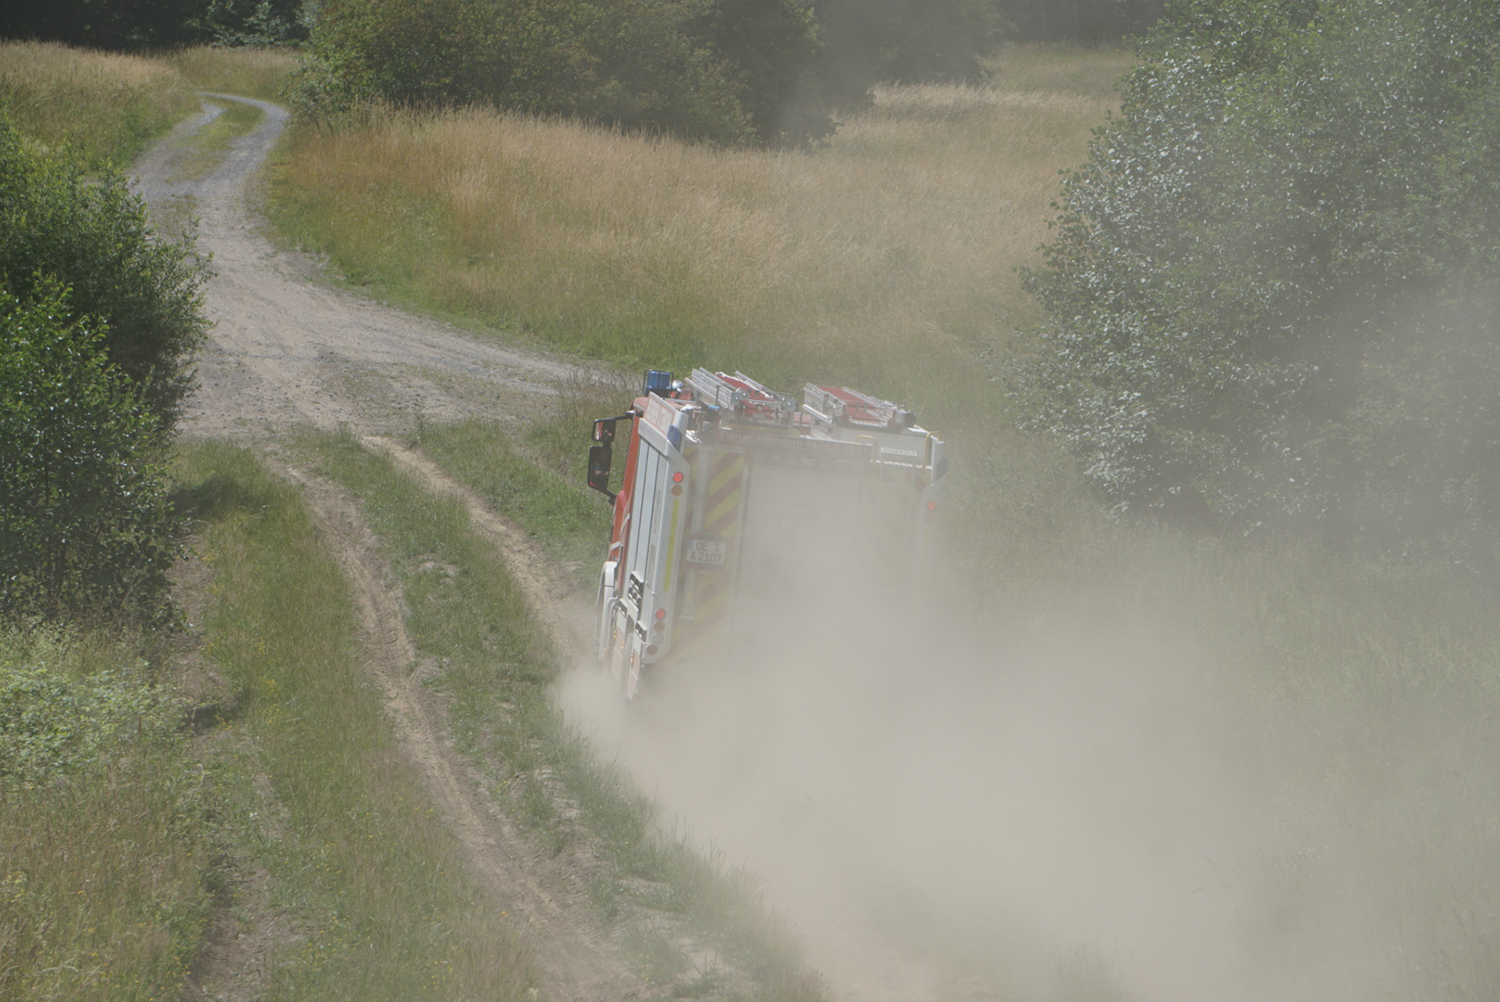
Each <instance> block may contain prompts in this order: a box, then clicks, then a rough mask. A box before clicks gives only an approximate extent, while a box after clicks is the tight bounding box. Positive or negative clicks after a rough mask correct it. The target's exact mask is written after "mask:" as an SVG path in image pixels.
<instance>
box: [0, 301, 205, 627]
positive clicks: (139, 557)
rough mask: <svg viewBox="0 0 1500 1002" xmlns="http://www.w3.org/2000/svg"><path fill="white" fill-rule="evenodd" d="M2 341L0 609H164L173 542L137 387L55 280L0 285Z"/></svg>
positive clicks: (49, 613) (118, 612) (53, 613)
mask: <svg viewBox="0 0 1500 1002" xmlns="http://www.w3.org/2000/svg"><path fill="white" fill-rule="evenodd" d="M0 343H3V344H4V352H3V354H0V538H3V539H4V540H5V546H4V548H3V549H0V612H4V613H8V614H18V613H19V614H23V615H41V616H45V617H49V618H55V617H59V616H75V617H100V616H107V617H126V618H134V619H144V620H152V619H156V618H159V617H160V616H161V615H163V613H164V594H165V589H166V571H167V569H168V567H169V566H170V565H171V563H172V560H173V559H174V557H175V556H176V546H175V544H174V541H173V520H172V515H171V510H170V507H169V505H168V500H167V497H166V492H165V489H164V487H163V485H162V481H161V476H160V471H159V469H158V468H157V466H156V465H155V464H154V463H153V462H152V460H151V456H152V455H153V452H154V449H155V443H156V440H157V435H156V421H155V418H154V417H153V415H152V414H151V413H150V411H149V410H148V408H147V407H146V406H145V404H144V402H143V400H142V394H141V391H140V390H139V388H137V387H135V386H132V385H131V384H130V382H129V381H128V380H127V379H126V377H125V376H124V374H123V373H122V372H121V371H120V369H119V368H118V367H117V366H115V365H114V364H113V363H111V362H110V361H109V360H108V358H107V356H106V354H105V351H104V329H103V327H102V326H101V325H100V324H99V323H98V322H96V321H94V320H92V319H85V320H75V319H71V318H70V310H69V304H68V301H67V295H66V292H65V290H64V289H62V288H61V287H59V286H58V285H57V284H56V283H55V282H51V281H42V282H39V283H37V288H36V298H35V299H33V300H32V301H30V302H24V303H23V302H20V301H18V300H16V299H15V297H13V296H11V295H10V294H9V293H6V292H3V291H0Z"/></svg>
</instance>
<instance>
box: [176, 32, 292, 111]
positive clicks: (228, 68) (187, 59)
mask: <svg viewBox="0 0 1500 1002" xmlns="http://www.w3.org/2000/svg"><path fill="white" fill-rule="evenodd" d="M162 58H163V61H165V62H166V63H167V65H169V66H171V67H172V68H174V69H175V70H176V71H177V72H178V73H180V74H181V75H182V77H183V79H185V80H186V81H187V82H188V84H189V85H190V86H192V87H193V88H195V89H197V90H207V91H216V92H219V93H223V94H243V95H244V96H245V97H254V98H259V99H260V100H262V101H274V100H276V99H277V97H278V96H279V95H280V93H281V88H282V85H283V84H284V83H285V82H286V78H287V76H288V75H290V74H291V72H292V70H294V69H296V67H297V62H298V56H297V53H296V52H294V51H292V50H289V49H261V48H244V49H223V48H217V47H214V46H208V45H198V46H194V47H192V48H189V49H182V50H179V51H177V52H173V53H169V54H168V55H166V56H164V57H162Z"/></svg>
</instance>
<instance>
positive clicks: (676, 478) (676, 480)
mask: <svg viewBox="0 0 1500 1002" xmlns="http://www.w3.org/2000/svg"><path fill="white" fill-rule="evenodd" d="M672 483H674V484H680V483H682V471H681V470H678V471H677V472H676V473H674V474H672Z"/></svg>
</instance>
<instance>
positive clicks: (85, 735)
mask: <svg viewBox="0 0 1500 1002" xmlns="http://www.w3.org/2000/svg"><path fill="white" fill-rule="evenodd" d="M5 639H6V641H7V646H23V645H17V644H16V641H15V638H14V637H6V638H5ZM24 646H29V647H32V648H40V649H41V650H42V651H43V652H50V653H53V654H54V655H55V654H57V653H58V652H62V653H64V654H65V653H66V650H67V641H66V640H58V639H55V638H53V639H48V638H47V637H46V636H45V635H44V636H43V637H42V638H40V642H38V641H36V640H34V641H33V642H32V643H31V644H29V645H24ZM5 653H6V654H10V653H11V652H10V651H6V652H5ZM7 660H9V659H7ZM180 716H181V707H180V705H179V704H178V701H177V700H176V699H175V698H174V697H173V696H172V695H171V693H170V692H169V691H168V690H166V689H162V688H157V687H153V686H149V685H144V684H142V680H141V679H140V678H139V677H136V676H135V675H133V674H132V673H129V672H120V671H110V670H106V671H102V672H97V673H93V674H90V675H86V676H79V675H75V674H72V673H69V672H66V671H60V670H58V666H57V665H55V664H48V663H46V662H45V661H43V662H36V663H30V664H0V789H9V790H14V789H16V788H18V787H23V786H33V787H34V786H44V785H46V784H47V783H49V782H54V781H57V780H60V779H62V778H63V777H65V776H68V775H71V774H75V773H77V772H78V771H79V770H82V769H87V768H89V767H90V766H93V765H97V764H99V763H100V762H108V761H110V760H114V759H118V758H119V757H121V756H122V755H124V754H128V753H129V752H130V751H131V750H133V749H145V748H148V747H152V746H171V745H173V744H175V743H177V742H178V741H179V740H180V738H179V725H180Z"/></svg>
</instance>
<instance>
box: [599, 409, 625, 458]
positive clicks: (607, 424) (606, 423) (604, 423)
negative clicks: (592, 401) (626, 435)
mask: <svg viewBox="0 0 1500 1002" xmlns="http://www.w3.org/2000/svg"><path fill="white" fill-rule="evenodd" d="M618 420H620V419H619V418H612V417H606V418H600V419H599V420H597V421H595V422H594V441H595V442H603V443H604V444H605V445H608V444H609V443H611V442H613V441H614V440H615V422H616V421H618ZM605 465H606V466H608V465H609V464H608V463H605Z"/></svg>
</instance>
